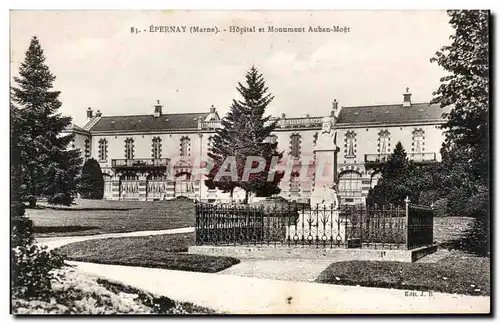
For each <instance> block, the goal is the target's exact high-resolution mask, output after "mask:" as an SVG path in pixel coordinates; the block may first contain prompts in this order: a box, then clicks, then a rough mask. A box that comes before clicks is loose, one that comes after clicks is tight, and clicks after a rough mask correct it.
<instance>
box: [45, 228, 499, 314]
mask: <svg viewBox="0 0 500 324" xmlns="http://www.w3.org/2000/svg"><path fill="white" fill-rule="evenodd" d="M193 231H194V228H192V227H187V228H179V229H172V230H164V231H142V232H131V233H113V234H103V235H94V236H77V237H59V238H45V239H43V240H39V243H41V244H43V245H47V246H49V248H56V247H59V246H62V245H65V244H69V243H73V242H79V241H85V240H89V239H99V238H110V237H127V236H148V235H161V234H174V233H189V232H193ZM301 262H302V263H303V262H304V260H301ZM310 262H312V263H314V262H316V261H314V260H310ZM68 263H70V264H73V265H75V266H76V267H77V269H78V270H79V271H82V272H84V273H87V274H90V275H94V276H98V277H101V278H106V279H108V280H113V281H117V282H121V283H123V284H125V285H130V286H133V287H136V288H138V289H142V290H145V291H148V292H151V293H154V294H157V295H162V296H168V297H169V298H172V299H175V300H178V301H185V302H191V303H194V304H197V305H200V306H204V307H208V308H212V309H214V310H216V311H218V312H223V313H232V314H311V313H315V314H353V313H358V314H361V313H368V314H381V313H410V314H411V313H489V312H490V297H487V296H461V295H460V296H459V295H452V294H444V293H432V296H429V294H426V295H424V296H420V292H418V296H414V297H412V296H408V292H406V291H404V290H396V289H382V288H367V287H350V286H339V285H330V284H319V283H312V282H297V281H287V280H273V279H263V278H254V277H252V278H250V277H242V276H236V275H232V274H223V273H219V274H210V273H198V272H186V271H176V270H165V269H152V268H141V267H130V266H119V265H105V264H95V263H85V262H73V261H70V262H68ZM243 263H244V262H243ZM228 270H229V269H228ZM228 270H226V273H231V271H228ZM233 272H234V271H233ZM290 279H291V278H290Z"/></svg>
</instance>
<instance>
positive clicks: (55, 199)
mask: <svg viewBox="0 0 500 324" xmlns="http://www.w3.org/2000/svg"><path fill="white" fill-rule="evenodd" d="M47 201H48V203H49V204H51V205H64V206H70V205H71V203H72V202H73V197H71V196H70V195H69V194H67V193H56V194H55V195H54V196H52V197H49V198H48V200H47Z"/></svg>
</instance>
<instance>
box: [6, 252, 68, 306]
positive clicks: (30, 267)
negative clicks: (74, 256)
mask: <svg viewBox="0 0 500 324" xmlns="http://www.w3.org/2000/svg"><path fill="white" fill-rule="evenodd" d="M11 258H12V272H13V273H12V296H13V297H15V298H24V299H32V298H37V297H40V298H42V299H43V298H47V297H49V296H50V294H51V289H52V282H53V280H58V279H61V275H60V273H59V271H58V269H61V268H62V267H63V266H64V259H63V258H62V257H61V256H60V255H58V254H56V253H55V252H54V251H48V250H47V247H40V246H38V245H31V246H17V247H15V248H13V249H11Z"/></svg>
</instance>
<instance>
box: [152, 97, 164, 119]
mask: <svg viewBox="0 0 500 324" xmlns="http://www.w3.org/2000/svg"><path fill="white" fill-rule="evenodd" d="M162 107H163V106H162V105H160V100H156V105H155V113H154V116H155V117H160V116H161V114H162V111H161V109H162Z"/></svg>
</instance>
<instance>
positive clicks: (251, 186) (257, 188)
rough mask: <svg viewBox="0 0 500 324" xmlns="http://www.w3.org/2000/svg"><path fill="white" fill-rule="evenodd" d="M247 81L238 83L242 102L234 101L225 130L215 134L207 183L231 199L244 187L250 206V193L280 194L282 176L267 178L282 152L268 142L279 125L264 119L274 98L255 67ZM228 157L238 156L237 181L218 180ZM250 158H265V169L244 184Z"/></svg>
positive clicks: (228, 178)
mask: <svg viewBox="0 0 500 324" xmlns="http://www.w3.org/2000/svg"><path fill="white" fill-rule="evenodd" d="M245 79H246V80H245V81H246V82H245V84H242V83H238V87H237V88H236V89H237V90H238V92H239V93H240V95H241V97H242V100H233V103H232V105H231V109H230V111H229V112H228V114H227V115H226V116H225V117H224V118H223V119H222V121H221V124H222V128H219V129H217V130H216V133H215V135H214V138H213V141H212V143H213V144H212V147H211V149H210V152H209V154H208V155H209V157H210V158H211V159H212V162H213V167H212V169H211V171H210V173H209V174H208V175H207V178H208V179H207V180H206V181H205V183H206V185H207V186H208V187H209V188H217V189H220V190H222V191H223V192H230V193H231V196H232V193H233V191H234V189H235V188H237V187H239V188H242V189H243V190H245V201H244V203H247V202H248V198H249V194H250V193H255V194H256V195H257V196H271V195H273V194H277V193H279V192H280V189H279V186H278V185H279V182H280V180H281V178H282V177H283V173H282V172H280V173H276V174H275V177H274V179H273V181H270V182H268V181H267V177H268V174H269V170H270V167H271V161H272V158H273V156H277V157H278V161H279V160H280V159H281V158H282V157H283V153H282V152H278V151H277V146H278V143H269V142H267V141H266V139H267V138H268V137H269V136H270V135H271V133H272V131H273V130H274V129H275V127H276V123H277V122H276V121H274V122H270V116H267V117H264V113H265V110H266V108H267V106H268V105H269V104H270V103H271V101H272V100H273V98H274V97H273V96H272V95H271V94H270V93H268V88H267V86H266V84H265V81H264V78H263V76H262V74H260V73H259V72H258V71H257V69H256V68H255V67H254V66H253V67H252V68H251V69H250V71H248V72H247V74H246V77H245ZM229 156H232V157H235V161H236V169H237V175H238V179H237V180H236V179H231V177H228V176H226V177H222V178H220V179H216V178H215V176H216V174H217V172H219V170H220V169H221V167H222V166H223V162H224V161H225V160H226V158H227V157H229ZM248 156H258V157H262V158H264V159H265V161H266V166H265V168H264V170H263V171H262V172H259V173H255V174H251V175H250V177H249V179H248V181H243V180H244V179H243V175H244V171H245V164H246V160H247V157H248ZM256 166H257V163H254V164H252V167H256ZM226 170H227V169H226ZM226 170H224V171H226Z"/></svg>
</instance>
